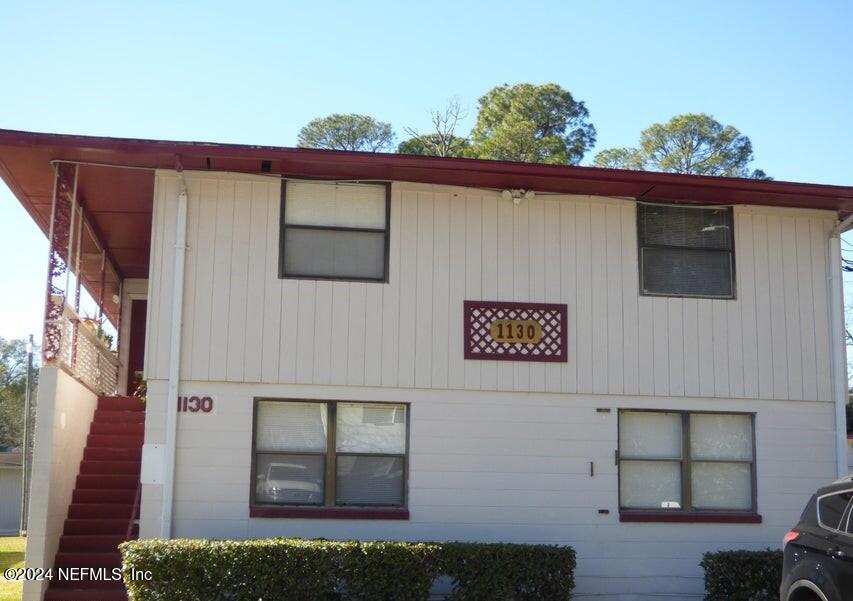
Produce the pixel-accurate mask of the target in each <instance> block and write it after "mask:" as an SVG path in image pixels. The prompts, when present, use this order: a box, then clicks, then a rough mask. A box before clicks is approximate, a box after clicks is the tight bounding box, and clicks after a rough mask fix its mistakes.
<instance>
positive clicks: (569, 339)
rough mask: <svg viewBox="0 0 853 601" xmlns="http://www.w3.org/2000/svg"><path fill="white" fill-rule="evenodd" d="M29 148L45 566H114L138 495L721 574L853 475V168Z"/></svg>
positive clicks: (598, 571) (287, 527)
mask: <svg viewBox="0 0 853 601" xmlns="http://www.w3.org/2000/svg"><path fill="white" fill-rule="evenodd" d="M0 175H2V177H3V179H4V180H5V181H6V183H7V184H8V185H9V186H10V188H11V189H12V190H13V191H14V192H15V194H16V195H17V197H18V198H19V200H20V201H21V203H22V204H23V205H24V206H25V207H26V208H27V209H28V211H29V212H30V213H31V214H32V216H33V218H34V219H35V220H36V222H37V223H38V224H39V225H40V226H41V227H42V229H43V230H44V231H45V233H46V234H48V236H49V237H50V240H51V255H50V265H51V267H50V270H49V271H50V273H49V276H48V277H49V284H48V286H49V288H48V295H47V303H46V315H47V320H46V337H45V357H44V364H45V365H46V367H44V368H43V369H42V374H41V380H40V382H41V384H42V385H41V390H40V393H39V396H40V398H39V407H40V413H39V416H38V425H37V434H36V437H37V439H36V445H37V450H36V456H35V464H34V466H35V467H34V470H35V473H34V475H33V493H32V499H33V501H32V507H31V510H30V532H31V535H30V536H31V539H30V544H29V547H28V554H29V556H28V560H27V561H28V566H33V567H35V566H50V565H58V564H62V563H63V562H65V564H67V565H70V564H71V563H73V562H75V561H77V562H85V561H95V560H94V559H92V556H94V555H98V557H99V559H98V561H100V562H102V563H103V564H104V565H111V564H109V561H115V559H111V558H112V556H111V555H110V553H111V551H110V550H111V548H112V547H110V545H112V546H113V547H114V545H115V543H116V542H117V541H119V540H122V539H123V538H126V537H132V536H135V535H136V526H135V525H134V519H135V516H136V514H137V512H138V513H139V524H138V535H139V536H140V537H143V538H147V537H192V538H237V539H244V538H261V537H271V536H297V537H307V538H317V537H325V538H332V539H405V540H478V541H512V542H529V543H548V544H569V545H572V546H573V547H574V548H575V549H576V550H577V552H578V571H577V576H578V578H577V590H576V593H577V598H578V599H604V600H609V601H628V600H640V599H642V600H647V599H648V600H658V601H662V600H664V599H672V598H678V599H700V598H701V597H702V594H703V582H702V572H701V568H700V567H699V565H698V564H699V561H700V559H701V555H702V553H704V552H706V551H714V550H719V549H738V548H753V549H757V548H764V547H768V546H771V547H778V546H779V545H780V542H781V537H782V535H783V534H784V533H785V532H786V531H787V529H788V528H789V527H790V526H791V525H792V524H794V523H795V521H796V518H797V516H798V515H799V513H800V511H801V510H802V507H803V505H804V503H805V501H806V500H807V498H808V496H809V495H810V494H811V493H812V491H813V490H814V489H815V488H816V487H818V486H819V485H822V484H825V483H826V482H828V481H831V480H833V479H835V478H836V477H837V476H838V475H839V474H841V473H843V474H846V473H847V456H846V453H847V446H846V445H847V442H846V431H845V422H844V416H843V409H844V404H845V402H846V387H847V379H846V363H845V358H844V341H843V337H842V334H843V311H842V307H843V303H842V294H841V269H840V251H839V235H840V232H841V231H843V230H844V229H846V228H847V227H848V225H849V224H850V222H851V219H850V217H849V216H850V215H851V211H853V188H849V187H838V186H819V185H811V184H794V183H786V182H773V181H755V180H741V179H727V178H708V177H697V176H683V175H673V174H660V173H640V172H626V171H615V170H604V169H593V168H584V167H565V166H546V165H527V164H514V163H503V162H491V161H473V160H465V159H443V158H432V157H412V156H403V155H386V154H369V153H350V152H330V151H317V150H304V149H287V148H268V147H255V146H238V145H218V144H201V143H178V142H156V141H147V140H122V139H110V138H88V137H77V136H59V135H48V134H31V133H23V132H10V131H3V132H0ZM68 273H71V274H72V275H68ZM78 282H79V284H78ZM75 287H76V288H77V289H79V288H80V287H83V288H84V289H87V290H89V291H90V293H91V294H92V296H93V297H95V298H96V299H98V301H99V305H100V307H101V310H102V311H103V314H104V315H105V316H106V317H108V318H109V320H110V321H111V322H112V323H113V324H115V325H116V327H117V330H118V340H119V345H118V353H117V354H114V353H111V352H109V351H105V349H104V347H103V345H100V344H99V342H98V340H96V338H95V337H93V336H90V332H88V331H87V329H86V328H85V327H83V326H82V325H81V322H80V321H79V316H78V315H77V311H78V310H79V308H78V307H77V306H76V305H75V302H76V301H75V299H76V298H77V297H79V293H78V292H77V290H76V289H75ZM93 357H94V359H93ZM138 371H144V379H145V381H146V383H147V400H146V402H145V404H144V407H143V406H142V405H141V404H139V403H138V402H137V401H134V400H128V399H121V398H119V399H116V398H112V399H111V398H100V399H99V397H105V396H109V395H115V394H116V393H117V392H118V393H122V394H125V393H128V392H130V389H132V388H133V387H134V386H135V380H134V375H135V373H136V372H138ZM143 408H144V411H142V409H143ZM143 416H144V417H143ZM143 420H144V428H143V426H142V422H143ZM90 423H91V425H90ZM143 431H144V438H143V434H142V433H143ZM140 447H141V450H140ZM140 457H141V463H140ZM81 460H82V461H81ZM78 465H79V466H80V467H79V470H80V471H79V474H78ZM140 465H141V473H140ZM138 482H141V486H139V485H137V483H138ZM137 491H139V492H137ZM87 537H88V538H87ZM98 537H100V538H98ZM99 545H100V546H99ZM108 556H109V557H108ZM54 562H56V563H54ZM62 586H65V589H62ZM81 586H82V585H79V584H78V585H75V586H70V585H62V584H60V585H57V584H56V583H54V584H51V586H50V587H49V589H48V591H47V593H46V594H47V598H56V599H59V598H63V599H68V598H71V597H69V595H74V594H80V595H84V594H88V595H90V596H89V597H84V596H80V597H79V598H93V597H91V595H92V592H91V590H95V589H101V588H104V589H106V588H107V587H106V585H104V584H103V583H89V584H88V585H87V586H89V587H90V589H91V590H89V591H88V592H87V591H85V590H84V591H82V592H81V591H79V590H78V591H76V592H75V591H74V590H73V589H74V588H81ZM45 588H46V584H44V583H40V584H39V583H28V584H27V588H26V595H27V598H28V599H38V598H40V595H43V594H44V589H45ZM57 590H59V591H61V593H62V595H63V596H61V597H60V596H57V595H59V594H60V593H58V592H56V591H57ZM98 594H101V595H107V594H108V593H107V591H106V590H102V591H100V592H99V593H98ZM114 594H117V595H120V594H121V593H120V591H116V593H114ZM51 595H54V596H51ZM75 598H77V597H75ZM99 598H112V597H107V596H104V597H99Z"/></svg>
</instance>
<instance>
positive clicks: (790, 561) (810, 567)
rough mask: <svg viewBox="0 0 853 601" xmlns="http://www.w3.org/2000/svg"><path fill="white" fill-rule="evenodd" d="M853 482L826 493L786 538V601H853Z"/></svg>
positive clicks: (781, 595)
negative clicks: (852, 500) (852, 514)
mask: <svg viewBox="0 0 853 601" xmlns="http://www.w3.org/2000/svg"><path fill="white" fill-rule="evenodd" d="M851 499H853V478H844V479H842V480H838V481H837V482H835V483H833V484H832V485H830V486H827V487H824V488H821V489H820V490H818V491H817V493H815V494H814V495H813V496H812V498H811V499H810V500H809V503H808V505H806V509H805V511H803V515H802V516H800V522H799V523H798V524H797V525H796V526H795V527H794V529H793V530H791V531H790V532H789V533H788V534H786V535H785V539H784V541H783V548H784V550H785V563H784V566H783V568H782V586H781V587H780V589H779V599H780V601H851V600H853V517H852V516H851V513H853V503H851Z"/></svg>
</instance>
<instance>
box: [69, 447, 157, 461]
mask: <svg viewBox="0 0 853 601" xmlns="http://www.w3.org/2000/svg"><path fill="white" fill-rule="evenodd" d="M83 459H84V460H86V461H139V460H140V459H142V445H139V448H133V447H118V448H116V447H86V448H85V449H83Z"/></svg>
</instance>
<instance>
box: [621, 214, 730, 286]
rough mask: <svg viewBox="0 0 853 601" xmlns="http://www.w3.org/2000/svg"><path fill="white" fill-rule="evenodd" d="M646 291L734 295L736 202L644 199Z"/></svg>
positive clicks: (641, 230)
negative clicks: (717, 204)
mask: <svg viewBox="0 0 853 601" xmlns="http://www.w3.org/2000/svg"><path fill="white" fill-rule="evenodd" d="M637 234H638V241H639V255H640V287H641V292H642V293H643V294H649V295H662V296H697V297H710V298H734V296H735V286H734V281H735V280H734V245H733V242H732V241H733V220H732V209H731V207H720V208H716V207H714V208H707V207H690V206H675V205H662V204H639V205H638V207H637Z"/></svg>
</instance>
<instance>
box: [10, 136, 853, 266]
mask: <svg viewBox="0 0 853 601" xmlns="http://www.w3.org/2000/svg"><path fill="white" fill-rule="evenodd" d="M52 161H71V162H76V163H79V164H81V167H80V171H79V184H78V199H79V200H80V202H81V204H82V206H83V207H84V208H85V210H86V213H87V215H88V216H89V218H90V220H91V222H92V225H93V227H94V229H95V230H96V231H97V233H98V236H99V237H100V238H101V241H102V242H103V244H104V245H105V247H106V250H107V253H108V254H109V255H110V257H111V258H112V260H113V262H114V264H115V267H116V269H117V270H118V272H119V273H118V275H119V277H121V278H122V279H123V278H128V277H147V275H148V252H149V247H150V238H151V212H152V202H153V190H154V171H153V170H154V169H174V168H175V165H176V163H179V164H180V165H181V166H182V167H183V168H184V169H188V170H200V171H225V172H238V173H252V174H266V175H281V176H285V177H304V178H323V179H346V180H383V181H389V180H397V181H410V182H420V183H428V184H444V185H455V186H467V187H476V188H492V189H506V188H523V189H527V190H535V191H536V192H551V193H565V194H589V195H598V196H621V197H630V198H636V199H649V200H662V201H672V202H686V203H699V204H712V205H713V204H719V205H735V204H745V205H769V206H778V207H798V208H809V209H823V210H831V211H835V212H837V213H838V214H839V215H840V216H844V215H847V214H850V213H853V187H849V186H829V185H818V184H804V183H793V182H782V181H765V180H752V179H741V178H724V177H706V176H695V175H680V174H672V173H654V172H642V171H625V170H619V169H599V168H594V167H573V166H565V165H541V164H530V163H513V162H506V161H483V160H475V159H455V158H441V157H423V156H412V155H401V154H382V153H369V152H345V151H332V150H315V149H306V148H283V147H272V146H250V145H241V144H212V143H205V142H172V141H160V140H135V139H126V138H104V137H93V136H73V135H61V134H45V133H33V132H24V131H14V130H0V176H2V178H3V179H4V181H5V182H6V183H7V185H8V186H9V187H10V188H11V189H12V191H13V192H14V194H15V195H16V196H17V197H18V200H19V201H20V202H21V204H22V205H23V206H24V208H25V209H26V210H27V211H28V212H29V214H30V215H31V216H32V218H33V219H34V220H35V222H36V223H37V224H38V225H39V227H40V228H41V229H42V231H44V232H45V233H47V231H48V228H49V220H50V207H51V194H52V189H53V169H52V167H51V162H52Z"/></svg>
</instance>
